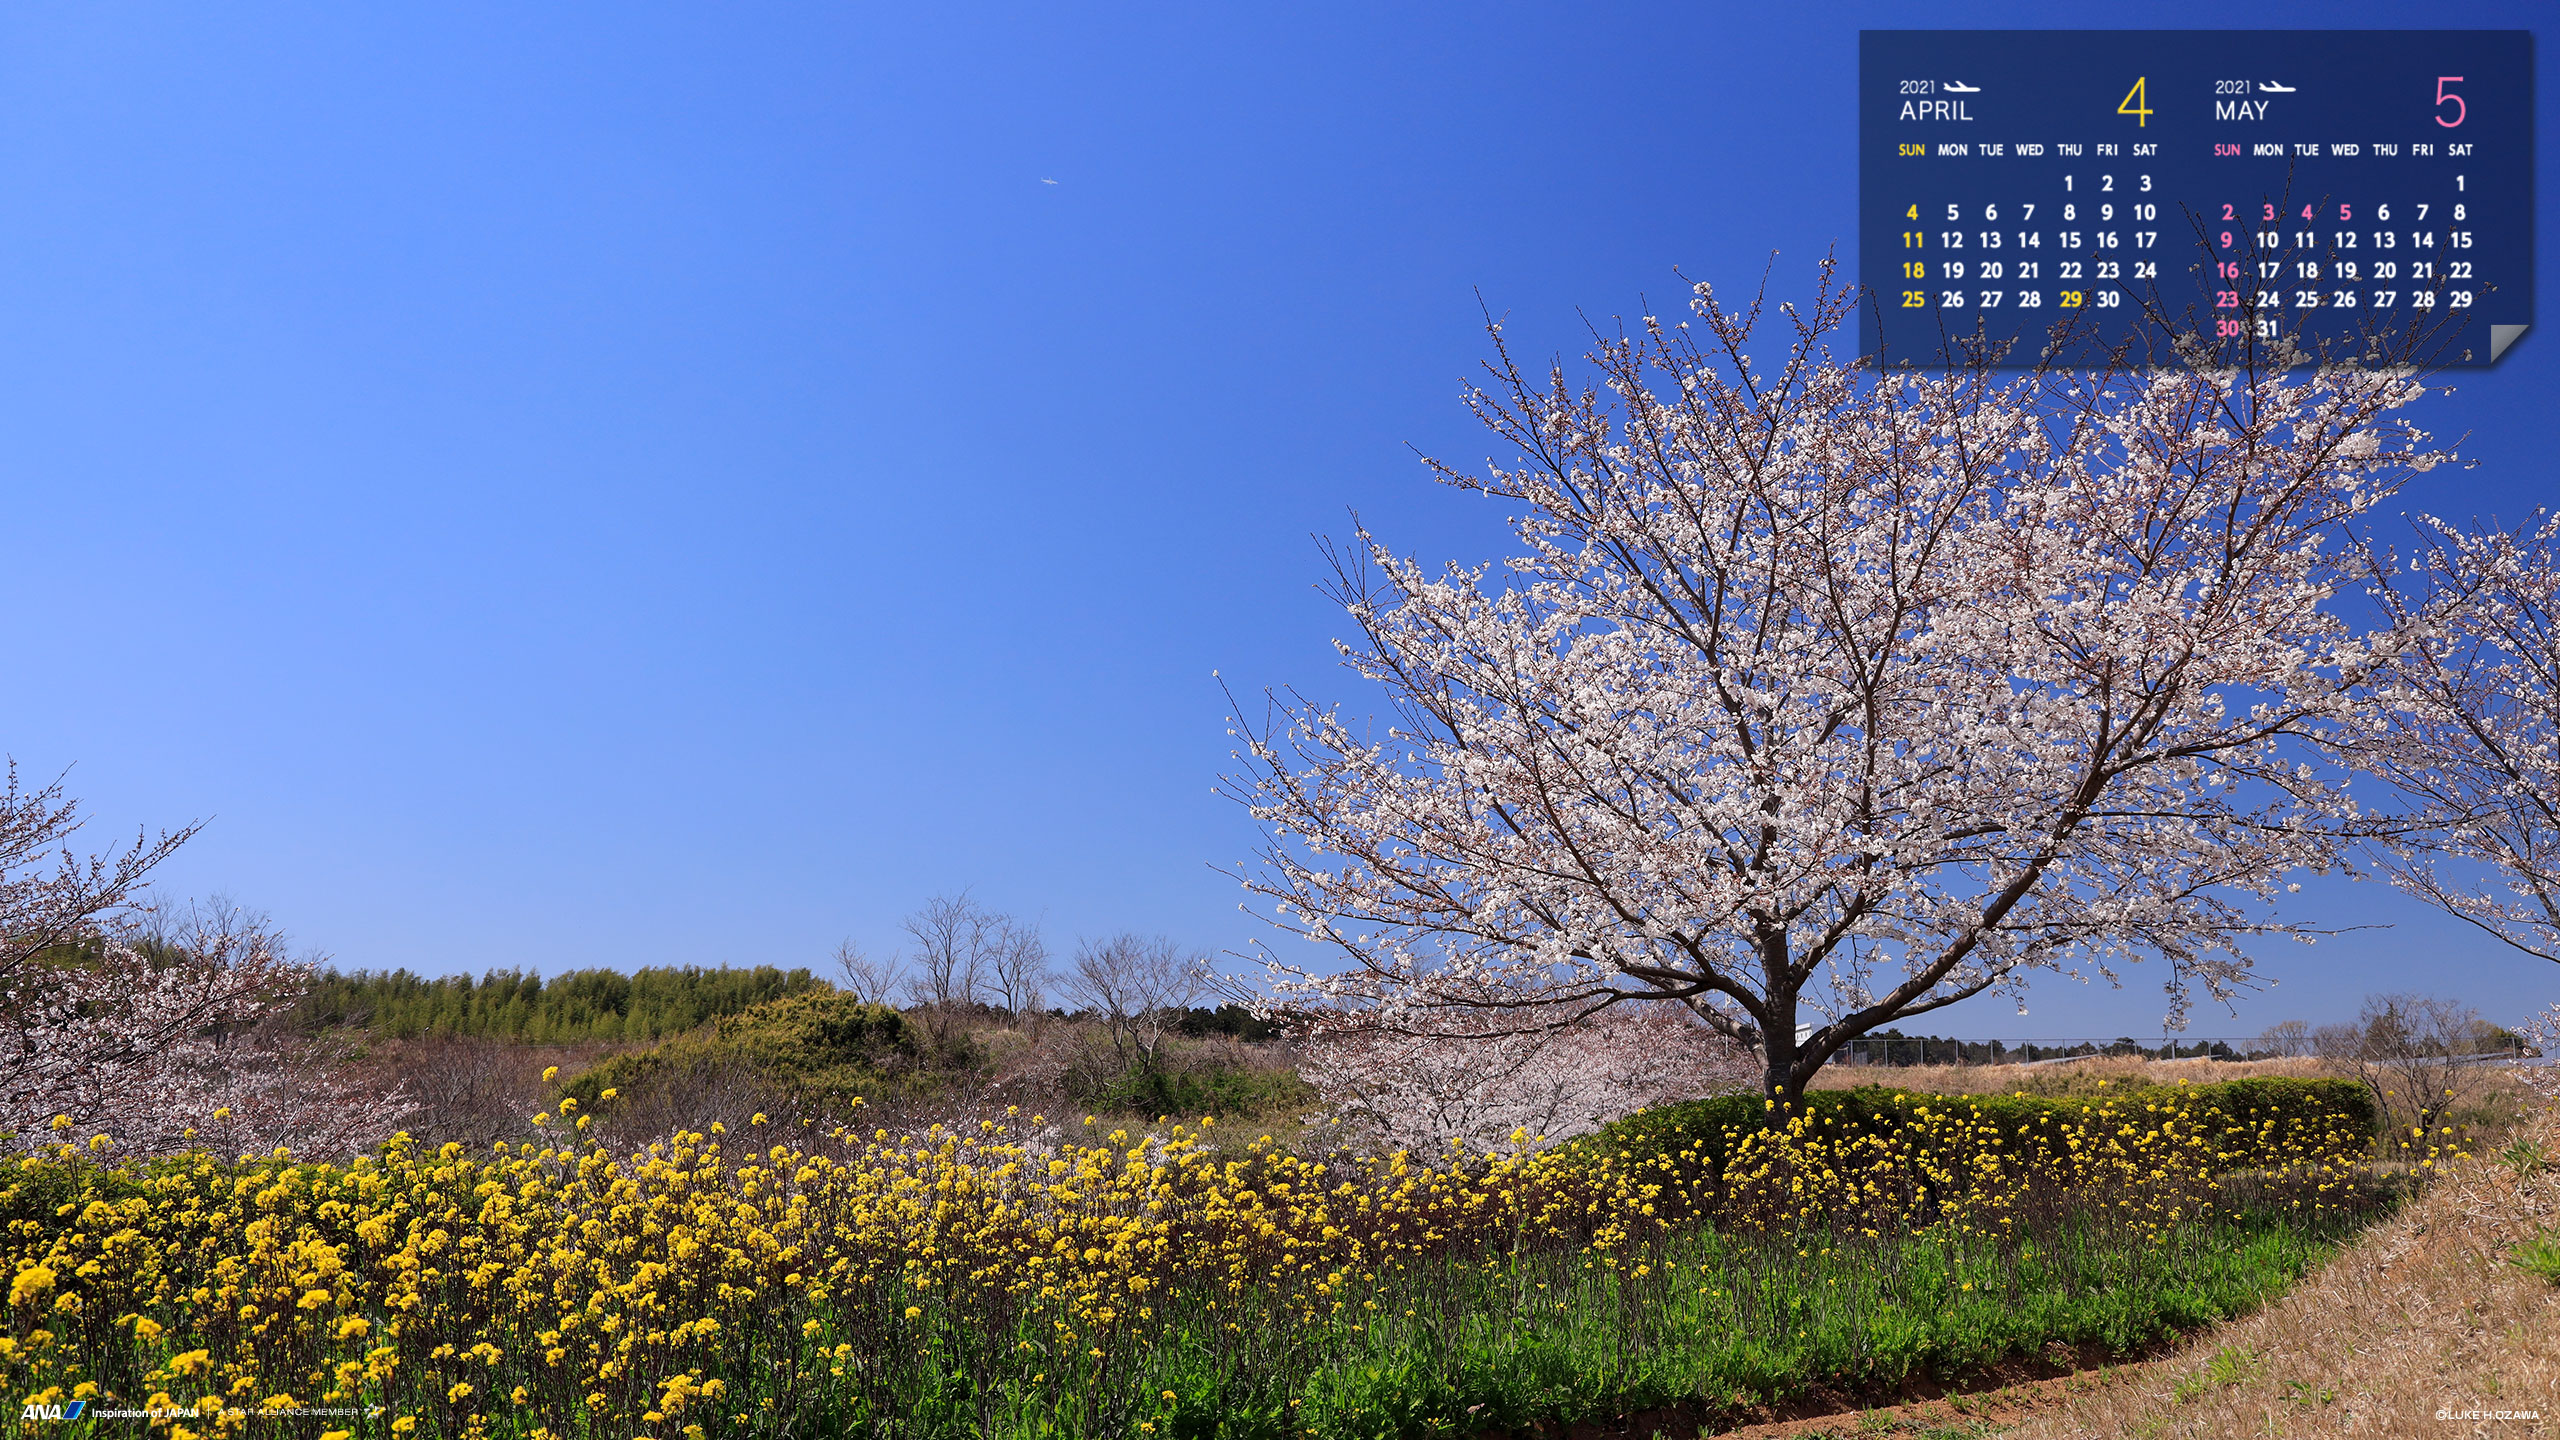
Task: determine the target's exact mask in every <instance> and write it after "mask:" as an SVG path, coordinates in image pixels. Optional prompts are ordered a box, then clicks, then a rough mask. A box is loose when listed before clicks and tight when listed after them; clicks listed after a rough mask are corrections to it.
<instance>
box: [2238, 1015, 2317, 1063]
mask: <svg viewBox="0 0 2560 1440" xmlns="http://www.w3.org/2000/svg"><path fill="white" fill-rule="evenodd" d="M2250 1048H2252V1049H2254V1050H2257V1051H2260V1052H2262V1053H2265V1054H2268V1055H2280V1056H2283V1057H2285V1058H2286V1059H2293V1058H2296V1057H2299V1056H2303V1055H2308V1054H2310V1053H2311V1027H2310V1026H2308V1025H2305V1024H2303V1023H2302V1022H2301V1021H2299V1020H2284V1021H2279V1022H2278V1023H2276V1024H2273V1025H2270V1026H2268V1027H2267V1028H2266V1030H2265V1032H2264V1033H2262V1034H2260V1035H2259V1036H2258V1039H2257V1043H2256V1044H2255V1045H2253V1046H2251V1047H2250Z"/></svg>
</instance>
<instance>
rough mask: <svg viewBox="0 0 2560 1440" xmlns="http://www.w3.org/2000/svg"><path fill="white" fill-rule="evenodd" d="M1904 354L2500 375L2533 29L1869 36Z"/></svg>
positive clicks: (1926, 360) (1867, 210)
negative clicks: (2417, 367)
mask: <svg viewBox="0 0 2560 1440" xmlns="http://www.w3.org/2000/svg"><path fill="white" fill-rule="evenodd" d="M1858 86H1859V117H1858V145H1859V163H1858V203H1859V212H1858V214H1859V219H1858V256H1859V278H1860V283H1861V285H1862V286H1863V287H1864V290H1865V294H1864V296H1863V297H1862V298H1863V305H1862V309H1863V312H1864V317H1865V318H1864V328H1863V331H1862V336H1861V338H1862V340H1863V342H1864V344H1865V348H1866V352H1867V354H1869V355H1870V356H1876V357H1881V358H1882V360H1883V361H1884V363H1887V364H1903V363H1909V364H1923V365H1928V364H1939V363H1945V362H1948V361H1961V360H1964V359H1966V358H1968V357H1971V356H1974V355H1977V354H1984V355H1988V356H1989V357H1992V358H1994V359H1996V360H1997V361H1998V362H1999V363H2002V364H2010V365H2029V364H2036V363H2039V362H2041V361H2043V360H2045V359H2048V358H2050V359H2053V360H2057V361H2060V362H2062V363H2069V364H2089V363H2095V362H2097V361H2100V360H2103V359H2106V358H2108V357H2111V356H2112V357H2119V358H2125V359H2130V360H2132V361H2134V362H2136V363H2164V362H2167V361H2169V360H2170V359H2172V358H2173V356H2184V357H2186V358H2190V359H2194V360H2200V361H2203V362H2205V363H2223V362H2231V361H2243V360H2248V361H2256V362H2258V363H2265V362H2266V361H2268V360H2270V359H2274V358H2281V357H2284V356H2287V355H2291V354H2299V355H2301V356H2303V357H2305V358H2309V359H2319V358H2323V357H2327V358H2341V359H2343V358H2349V357H2373V356H2381V357H2384V358H2388V359H2393V360H2412V361H2416V362H2419V363H2424V364H2430V365H2489V364H2494V363H2495V362H2496V361H2497V359H2498V357H2499V355H2500V354H2502V353H2503V352H2504V351H2505V350H2506V349H2507V347H2508V346H2509V345H2511V344H2513V343H2514V342H2515V341H2516V339H2517V338H2518V337H2520V336H2522V335H2523V334H2524V332H2525V330H2526V328H2527V327H2529V326H2530V325H2531V324H2532V323H2533V114H2532V112H2533V42H2532V36H2531V35H2530V34H2529V33H2528V32H2526V31H2522V30H2399V31H2373V30H2365V31H2314V30H2300V31H2289V30H2242V31H2219V30H2117V31H2064V30H1869V31H1864V32H1862V33H1861V34H1860V36H1859V53H1858Z"/></svg>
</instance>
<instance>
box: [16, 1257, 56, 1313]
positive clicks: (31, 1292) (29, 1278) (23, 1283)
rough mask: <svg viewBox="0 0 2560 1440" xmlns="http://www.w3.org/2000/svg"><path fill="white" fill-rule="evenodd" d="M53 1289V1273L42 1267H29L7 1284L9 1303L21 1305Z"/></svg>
mask: <svg viewBox="0 0 2560 1440" xmlns="http://www.w3.org/2000/svg"><path fill="white" fill-rule="evenodd" d="M52 1288H53V1272H52V1271H51V1270H49V1269H47V1268H45V1267H44V1266H42V1265H30V1266H28V1267H27V1268H25V1269H24V1270H21V1271H19V1272H18V1277H17V1278H16V1279H14V1280H12V1281H10V1282H9V1303H10V1304H12V1305H21V1304H24V1303H26V1302H27V1301H29V1300H33V1299H34V1298H36V1297H37V1296H38V1295H41V1294H43V1293H44V1292H46V1291H47V1290H50V1289H52Z"/></svg>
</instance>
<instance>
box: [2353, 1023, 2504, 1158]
mask: <svg viewBox="0 0 2560 1440" xmlns="http://www.w3.org/2000/svg"><path fill="white" fill-rule="evenodd" d="M2492 1033H2494V1032H2492V1031H2491V1030H2490V1027H2488V1026H2487V1025H2484V1024H2483V1023H2482V1022H2481V1020H2480V1015H2479V1012H2477V1011H2475V1010H2473V1009H2472V1008H2471V1007H2470V1006H2468V1005H2464V1004H2462V1003H2461V1002H2459V1001H2455V1000H2446V999H2442V998H2440V997H2437V996H2433V995H2408V994H2399V995H2368V996H2366V997H2365V1001H2364V1009H2363V1010H2362V1011H2360V1012H2358V1014H2357V1016H2356V1018H2355V1021H2354V1023H2352V1024H2347V1025H2323V1026H2321V1027H2320V1028H2319V1029H2318V1030H2317V1031H2315V1032H2313V1036H2312V1043H2313V1048H2314V1050H2315V1051H2316V1053H2317V1054H2318V1055H2319V1056H2320V1058H2321V1059H2322V1060H2323V1061H2326V1062H2327V1063H2328V1064H2329V1065H2330V1066H2331V1067H2332V1068H2334V1069H2336V1070H2337V1071H2338V1072H2339V1073H2341V1074H2344V1075H2348V1076H2351V1077H2353V1078H2354V1079H2356V1080H2358V1081H2361V1082H2363V1084H2364V1087H2365V1089H2366V1090H2368V1091H2370V1092H2372V1095H2373V1099H2374V1103H2375V1105H2377V1106H2378V1107H2380V1109H2381V1111H2382V1114H2383V1120H2384V1124H2385V1125H2386V1126H2388V1127H2389V1130H2390V1136H2391V1139H2392V1142H2393V1144H2394V1145H2395V1147H2397V1148H2402V1149H2406V1148H2408V1146H2409V1142H2410V1141H2411V1140H2412V1139H2421V1140H2422V1139H2423V1137H2424V1136H2426V1135H2427V1134H2429V1133H2431V1132H2433V1131H2434V1130H2435V1129H2436V1127H2437V1126H2439V1125H2441V1124H2442V1123H2444V1119H2445V1117H2446V1116H2447V1115H2448V1114H2450V1113H2451V1112H2452V1111H2453V1110H2455V1109H2456V1108H2458V1107H2459V1106H2460V1105H2461V1103H2462V1101H2463V1100H2464V1099H2465V1098H2467V1097H2468V1096H2469V1094H2470V1092H2471V1090H2472V1089H2473V1087H2474V1086H2475V1085H2476V1084H2477V1082H2478V1081H2479V1078H2480V1066H2479V1064H2478V1063H2477V1059H2476V1057H2477V1056H2478V1055H2480V1054H2481V1053H2482V1052H2483V1049H2484V1043H2485V1041H2486V1037H2487V1036H2489V1035H2490V1034H2492ZM2413 1132H2414V1133H2413Z"/></svg>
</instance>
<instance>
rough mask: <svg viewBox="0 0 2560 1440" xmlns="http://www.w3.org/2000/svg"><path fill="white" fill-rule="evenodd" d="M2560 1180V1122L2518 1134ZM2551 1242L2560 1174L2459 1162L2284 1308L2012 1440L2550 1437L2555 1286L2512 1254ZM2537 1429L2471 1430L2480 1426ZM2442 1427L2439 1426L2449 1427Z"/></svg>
mask: <svg viewBox="0 0 2560 1440" xmlns="http://www.w3.org/2000/svg"><path fill="white" fill-rule="evenodd" d="M2523 1138H2525V1139H2526V1140H2528V1141H2530V1142H2533V1143H2536V1144H2539V1145H2540V1146H2541V1147H2542V1150H2543V1152H2544V1153H2545V1154H2547V1155H2549V1156H2551V1157H2552V1160H2553V1162H2554V1165H2555V1166H2560V1110H2553V1109H2544V1110H2542V1111H2540V1112H2539V1113H2538V1114H2537V1115H2535V1116H2534V1117H2532V1118H2531V1120H2530V1121H2529V1122H2528V1124H2527V1126H2526V1127H2525V1132H2524V1137H2523ZM2555 1226H2560V1168H2552V1167H2546V1168H2544V1169H2542V1170H2540V1171H2539V1172H2538V1173H2534V1174H2522V1173H2519V1172H2518V1170H2517V1169H2516V1168H2515V1167H2513V1166H2511V1165H2509V1164H2508V1163H2505V1162H2504V1161H2502V1160H2500V1159H2499V1158H2497V1157H2496V1156H2494V1155H2491V1154H2478V1155H2475V1156H2473V1157H2472V1158H2470V1159H2467V1160H2463V1161H2459V1162H2457V1163H2456V1164H2455V1165H2454V1167H2453V1168H2452V1169H2451V1170H2450V1171H2449V1172H2448V1173H2446V1174H2445V1175H2444V1176H2443V1178H2441V1179H2439V1180H2437V1181H2436V1182H2435V1183H2434V1184H2432V1185H2431V1186H2429V1187H2428V1188H2427V1189H2426V1190H2425V1191H2423V1192H2422V1193H2421V1194H2420V1195H2419V1196H2418V1197H2417V1198H2416V1199H2415V1200H2413V1201H2412V1202H2411V1203H2410V1204H2409V1205H2408V1207H2407V1208H2406V1209H2404V1210H2403V1211H2402V1212H2401V1213H2400V1214H2399V1215H2397V1216H2394V1217H2393V1218H2391V1219H2390V1220H2387V1221H2385V1222H2383V1223H2382V1224H2381V1225H2379V1226H2377V1227H2376V1228H2375V1229H2374V1230H2373V1231H2372V1232H2371V1233H2369V1234H2368V1235H2366V1236H2365V1237H2364V1238H2363V1239H2362V1240H2360V1241H2358V1242H2357V1243H2356V1244H2355V1245H2354V1246H2353V1247H2352V1248H2350V1249H2348V1250H2347V1251H2346V1252H2345V1253H2343V1254H2341V1255H2339V1256H2338V1257H2337V1258H2336V1259H2335V1260H2333V1261H2331V1262H2330V1263H2329V1264H2328V1265H2327V1266H2326V1267H2324V1268H2323V1269H2321V1270H2320V1271H2319V1272H2318V1273H2317V1274H2315V1275H2313V1276H2312V1277H2310V1278H2309V1279H2307V1280H2305V1281H2304V1282H2303V1284H2302V1285H2300V1286H2299V1287H2297V1288H2296V1289H2295V1290H2294V1291H2293V1292H2292V1293H2291V1294H2289V1295H2287V1296H2286V1297H2285V1298H2284V1299H2282V1300H2280V1301H2278V1302H2276V1303H2275V1304H2273V1305H2271V1306H2269V1307H2268V1308H2267V1309H2265V1310H2263V1311H2261V1312H2259V1313H2258V1314H2256V1315H2253V1316H2250V1317H2249V1318H2247V1319H2244V1320H2240V1321H2237V1322H2234V1323H2232V1324H2230V1325H2226V1326H2222V1327H2219V1328H2218V1329H2216V1330H2214V1331H2213V1332H2210V1333H2209V1334H2207V1335H2205V1336H2202V1337H2200V1338H2199V1339H2198V1340H2197V1341H2195V1342H2194V1343H2193V1344H2191V1345H2189V1346H2188V1347H2187V1348H2186V1349H2185V1350H2184V1351H2182V1352H2181V1354H2180V1355H2179V1356H2178V1357H2177V1358H2176V1359H2174V1360H2172V1361H2170V1362H2168V1363H2165V1364H2162V1365H2159V1366H2157V1367H2153V1368H2152V1369H2150V1370H2148V1371H2147V1372H2145V1373H2144V1374H2142V1375H2141V1376H2140V1377H2139V1379H2137V1380H2135V1381H2134V1382H2133V1383H2130V1384H2124V1385H2119V1386H2111V1387H2108V1388H2106V1389H2103V1390H2099V1391H2095V1392H2091V1393H2087V1394H2084V1395H2080V1396H2075V1397H2072V1398H2070V1399H2068V1400H2066V1401H2065V1402H2064V1403H2062V1404H2060V1405H2058V1406H2056V1407H2054V1408H2052V1409H2049V1410H2045V1411H2043V1412H2040V1413H2038V1414H2036V1415H2034V1416H2032V1417H2030V1418H2028V1419H2026V1420H2025V1421H2024V1422H2022V1423H2020V1424H2019V1425H2018V1426H2017V1427H2016V1428H2015V1429H2012V1430H2006V1431H2003V1432H2001V1433H2003V1434H2004V1435H2006V1436H2009V1437H2012V1440H2082V1437H2094V1436H2107V1437H2113V1436H2139V1437H2143V1440H2175V1437H2196V1440H2207V1437H2210V1440H2223V1437H2231V1436H2295V1435H2300V1436H2310V1435H2430V1436H2433V1435H2448V1436H2449V1435H2462V1436H2470V1435H2480V1436H2502V1437H2503V1436H2525V1435H2560V1285H2554V1284H2552V1283H2551V1282H2549V1281H2547V1280H2543V1279H2540V1278H2538V1277H2536V1276H2534V1275H2531V1274H2529V1273H2527V1272H2526V1271H2523V1270H2521V1269H2518V1268H2516V1266H2514V1265H2513V1264H2511V1263H2509V1258H2508V1257H2509V1252H2510V1251H2511V1249H2512V1247H2513V1246H2514V1245H2515V1244H2516V1242H2517V1241H2519V1240H2523V1239H2526V1238H2528V1237H2530V1236H2531V1235H2533V1234H2534V1233H2535V1232H2536V1231H2538V1230H2544V1231H2547V1230H2550V1229H2552V1228H2554V1227H2555ZM2498 1410H2505V1411H2530V1412H2536V1413H2537V1415H2538V1418H2534V1419H2494V1418H2491V1419H2473V1418H2468V1416H2469V1412H2474V1411H2498ZM2448 1412H2449V1414H2450V1417H2451V1418H2439V1415H2440V1414H2444V1413H2448Z"/></svg>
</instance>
